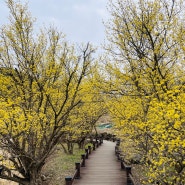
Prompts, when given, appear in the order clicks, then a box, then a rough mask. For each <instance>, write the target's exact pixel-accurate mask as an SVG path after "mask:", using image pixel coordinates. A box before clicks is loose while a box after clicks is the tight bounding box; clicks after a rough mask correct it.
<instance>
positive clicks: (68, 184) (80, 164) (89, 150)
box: [65, 139, 103, 185]
mask: <svg viewBox="0 0 185 185" xmlns="http://www.w3.org/2000/svg"><path fill="white" fill-rule="evenodd" d="M102 143H103V139H99V140H98V139H96V140H93V141H92V145H93V147H91V146H88V148H87V149H85V153H84V154H82V155H81V162H77V163H75V172H74V175H73V176H68V177H65V182H66V185H72V184H73V182H74V180H75V179H79V178H80V177H81V176H80V169H81V167H85V161H86V159H88V158H89V155H91V153H92V151H95V150H96V148H98V147H99V146H101V145H102Z"/></svg>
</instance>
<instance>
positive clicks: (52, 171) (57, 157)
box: [0, 146, 84, 185]
mask: <svg viewBox="0 0 185 185" xmlns="http://www.w3.org/2000/svg"><path fill="white" fill-rule="evenodd" d="M82 153H84V150H79V149H78V148H77V146H75V148H74V155H68V154H65V153H64V151H63V149H62V147H60V146H58V147H57V149H56V151H55V152H54V153H53V155H52V156H50V157H49V158H48V160H47V162H46V164H45V166H44V167H43V172H42V173H43V174H44V177H45V178H46V179H45V181H44V185H65V177H66V176H72V175H73V174H74V171H75V162H80V161H81V154H82ZM0 185H18V184H17V183H14V182H10V181H5V180H0Z"/></svg>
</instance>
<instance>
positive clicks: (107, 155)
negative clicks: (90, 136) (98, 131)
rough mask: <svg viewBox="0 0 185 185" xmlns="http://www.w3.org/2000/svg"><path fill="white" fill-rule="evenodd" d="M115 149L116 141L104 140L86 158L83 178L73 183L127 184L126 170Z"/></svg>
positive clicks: (77, 184) (96, 184)
mask: <svg viewBox="0 0 185 185" xmlns="http://www.w3.org/2000/svg"><path fill="white" fill-rule="evenodd" d="M114 149H115V143H113V142H110V141H104V143H103V145H102V146H101V147H99V148H97V149H96V151H95V152H93V153H92V154H91V155H90V156H89V159H88V160H86V167H83V168H81V178H80V179H75V181H74V183H73V185H126V172H125V171H123V170H121V167H120V162H118V161H117V158H116V156H115V151H114Z"/></svg>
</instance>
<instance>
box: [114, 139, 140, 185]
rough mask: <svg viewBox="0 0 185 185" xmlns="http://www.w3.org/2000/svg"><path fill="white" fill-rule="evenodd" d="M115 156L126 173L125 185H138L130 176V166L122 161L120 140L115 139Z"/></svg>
mask: <svg viewBox="0 0 185 185" xmlns="http://www.w3.org/2000/svg"><path fill="white" fill-rule="evenodd" d="M115 155H116V156H117V159H118V160H119V161H120V162H121V169H123V170H125V171H126V177H127V185H140V183H138V182H137V181H136V179H135V178H134V176H133V174H132V167H131V165H128V164H126V163H125V161H124V156H123V155H122V153H121V150H120V139H117V142H116V146H115Z"/></svg>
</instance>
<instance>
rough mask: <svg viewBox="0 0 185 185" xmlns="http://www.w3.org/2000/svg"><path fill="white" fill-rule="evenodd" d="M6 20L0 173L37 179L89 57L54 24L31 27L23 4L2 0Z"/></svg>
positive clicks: (75, 101)
mask: <svg viewBox="0 0 185 185" xmlns="http://www.w3.org/2000/svg"><path fill="white" fill-rule="evenodd" d="M7 6H8V8H9V10H10V24H9V25H5V26H2V28H1V32H0V77H1V78H0V150H1V152H0V157H1V158H0V159H1V172H0V178H3V179H8V180H11V181H15V182H18V183H19V184H23V185H28V184H29V185H40V184H42V178H41V170H42V167H43V165H44V163H45V161H46V159H47V157H48V156H49V155H50V154H51V153H52V151H53V149H54V147H55V146H56V144H57V143H58V142H59V141H60V139H61V137H62V136H63V135H64V134H65V132H64V131H63V128H64V127H65V126H67V124H68V121H67V120H68V117H69V115H70V113H71V111H72V110H73V109H75V108H76V107H77V106H79V105H80V104H81V103H82V102H81V97H80V96H79V95H78V94H79V92H80V89H81V84H82V82H83V80H84V78H85V76H86V74H87V72H88V70H89V67H90V65H91V62H92V57H91V55H92V53H93V52H94V49H93V48H92V47H91V45H90V44H87V45H86V46H84V47H83V48H82V50H81V51H80V52H77V51H76V49H75V47H74V46H69V45H68V43H67V42H66V41H65V38H64V36H63V34H61V33H60V32H58V31H57V29H55V28H52V27H51V28H49V29H46V30H41V31H40V33H38V34H36V33H35V32H34V26H33V25H34V21H33V19H32V17H31V15H30V13H29V12H28V10H27V6H26V5H21V4H20V3H16V2H14V1H13V0H8V1H7Z"/></svg>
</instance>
